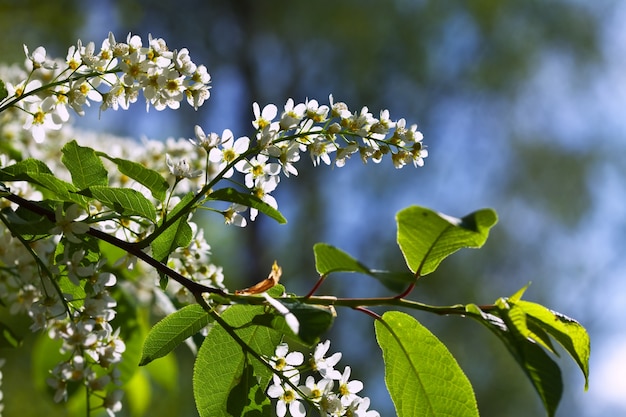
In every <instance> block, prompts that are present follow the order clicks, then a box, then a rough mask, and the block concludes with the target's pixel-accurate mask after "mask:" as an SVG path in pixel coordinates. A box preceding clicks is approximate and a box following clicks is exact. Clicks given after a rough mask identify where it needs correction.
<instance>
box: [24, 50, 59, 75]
mask: <svg viewBox="0 0 626 417" xmlns="http://www.w3.org/2000/svg"><path fill="white" fill-rule="evenodd" d="M24 54H26V58H27V59H28V61H29V62H30V63H31V65H32V69H34V70H35V69H38V68H45V69H55V68H56V67H57V65H56V64H55V63H54V62H52V61H48V60H46V48H44V47H43V46H40V47H38V48H36V49H35V50H34V51H33V53H32V54H30V53H29V52H28V47H27V46H26V45H24Z"/></svg>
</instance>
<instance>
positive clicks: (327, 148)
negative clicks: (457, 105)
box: [168, 95, 428, 226]
mask: <svg viewBox="0 0 626 417" xmlns="http://www.w3.org/2000/svg"><path fill="white" fill-rule="evenodd" d="M329 99H330V104H329V105H320V104H319V103H318V102H317V101H316V100H307V101H306V102H304V103H298V104H295V103H294V101H293V100H292V99H289V100H288V101H287V103H286V104H285V106H284V110H283V112H282V113H281V114H280V115H279V114H278V108H277V107H276V106H275V105H274V104H268V105H266V106H265V107H264V108H263V109H261V108H260V106H259V105H258V103H254V104H253V113H254V118H255V119H254V120H253V122H252V125H253V127H254V128H255V129H256V136H255V141H254V142H253V141H251V140H250V138H248V137H246V136H242V137H239V138H237V139H235V137H234V135H233V133H232V132H231V131H230V130H229V129H226V130H224V132H223V133H222V134H218V133H215V132H212V133H209V134H208V135H207V134H206V133H205V132H204V130H203V129H202V128H201V127H200V126H196V127H195V138H192V139H190V142H191V143H193V144H194V145H196V147H198V148H199V149H203V150H204V151H206V154H207V159H206V166H205V171H206V176H205V178H206V182H209V181H211V180H215V179H216V178H217V179H221V178H231V177H232V176H233V174H234V173H235V172H237V173H239V174H241V175H242V176H243V183H244V184H245V187H246V188H247V189H248V191H249V192H250V193H251V194H252V195H253V196H255V197H257V198H259V199H260V200H261V201H263V202H265V203H266V204H268V205H269V206H271V207H273V208H277V206H278V203H277V202H276V199H275V198H274V197H273V196H272V195H271V194H270V193H272V192H273V191H275V190H276V188H277V186H278V184H279V182H280V178H281V174H282V175H284V176H285V177H289V176H290V175H298V170H297V169H296V167H295V164H296V163H297V162H298V161H300V156H301V154H302V153H306V152H308V153H309V156H310V158H311V160H312V162H313V165H315V166H317V165H320V164H322V163H323V164H326V165H331V164H333V160H332V159H331V156H332V155H334V165H335V166H337V167H342V166H344V165H345V163H346V160H347V159H349V158H350V157H351V156H352V155H354V154H356V153H358V154H359V156H360V158H361V160H362V161H363V162H367V161H369V160H371V161H373V162H375V163H379V162H381V161H382V159H383V157H384V155H386V154H390V155H391V161H392V163H393V165H394V166H395V167H396V168H402V167H404V166H405V165H407V164H413V165H414V166H416V167H417V166H422V165H423V164H424V158H426V157H427V156H428V151H427V150H426V149H425V148H424V146H423V145H422V139H423V136H422V134H421V132H419V131H418V130H417V125H411V126H408V127H407V124H406V120H405V119H399V120H397V121H391V120H390V119H389V111H387V110H383V111H381V112H380V117H379V118H376V117H374V116H373V114H372V113H370V112H369V110H368V108H367V107H363V108H362V109H361V110H360V111H358V112H351V111H350V110H349V109H348V106H347V105H346V104H345V103H343V102H334V100H333V97H332V95H331V96H330V97H329ZM181 161H184V163H182V162H178V164H174V163H172V162H171V161H170V162H168V165H169V166H170V171H171V173H172V174H173V175H175V176H176V177H185V178H190V179H193V178H195V177H198V176H200V175H201V174H200V172H199V171H197V170H194V169H192V168H191V167H190V166H189V165H188V163H187V162H186V160H181ZM245 210H246V207H244V206H241V205H240V204H233V205H232V206H231V207H230V208H229V209H228V210H225V211H224V212H223V214H224V217H225V219H226V222H227V223H232V224H235V225H238V226H245V225H246V223H247V222H246V220H245V218H243V217H242V215H241V214H240V213H241V212H243V211H245ZM257 214H258V211H257V210H256V209H254V208H251V209H250V219H251V220H254V219H255V217H256V216H257Z"/></svg>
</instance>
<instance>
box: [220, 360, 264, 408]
mask: <svg viewBox="0 0 626 417" xmlns="http://www.w3.org/2000/svg"><path fill="white" fill-rule="evenodd" d="M273 411H274V407H273V406H272V403H271V402H270V399H269V398H267V395H265V387H262V386H260V385H259V384H258V381H257V379H256V377H255V375H254V368H253V367H252V365H250V364H247V365H246V366H245V368H244V370H243V372H242V373H241V377H240V378H239V382H238V383H237V385H235V386H234V387H233V389H232V390H231V391H230V394H229V395H228V400H227V401H226V412H227V413H228V415H229V416H249V417H273V416H274V414H273Z"/></svg>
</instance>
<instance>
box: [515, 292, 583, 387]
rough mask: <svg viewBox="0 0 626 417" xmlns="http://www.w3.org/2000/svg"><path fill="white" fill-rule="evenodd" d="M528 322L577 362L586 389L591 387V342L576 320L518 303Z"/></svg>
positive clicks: (540, 306)
mask: <svg viewBox="0 0 626 417" xmlns="http://www.w3.org/2000/svg"><path fill="white" fill-rule="evenodd" d="M514 305H515V306H517V307H519V308H521V309H522V310H523V311H524V312H525V313H526V316H527V317H528V320H529V321H530V322H532V323H534V324H536V325H537V326H539V327H540V328H541V329H543V330H545V331H546V332H548V333H549V334H550V335H551V336H552V337H554V339H555V340H556V341H557V342H559V343H560V344H561V346H563V348H565V350H566V351H567V353H569V354H570V355H571V356H572V358H573V359H574V360H575V361H576V363H577V364H578V366H579V367H580V370H581V371H582V373H583V375H584V377H585V389H587V388H588V385H589V354H590V351H591V349H590V340H589V334H588V333H587V331H586V330H585V328H584V327H583V326H582V325H581V324H580V323H578V322H577V321H576V320H574V319H571V318H569V317H567V316H564V315H563V314H560V313H557V312H555V311H552V310H550V309H548V308H546V307H544V306H542V305H540V304H537V303H532V302H529V301H523V300H520V301H517V302H516V303H514Z"/></svg>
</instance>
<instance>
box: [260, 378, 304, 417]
mask: <svg viewBox="0 0 626 417" xmlns="http://www.w3.org/2000/svg"><path fill="white" fill-rule="evenodd" d="M289 381H290V382H291V383H292V384H293V385H296V386H297V385H298V382H299V381H300V374H295V375H293V376H291V377H290V378H289ZM273 382H274V383H273V384H272V385H270V386H269V388H268V389H267V395H268V396H269V397H270V398H277V399H278V402H277V403H276V415H277V416H278V417H284V416H285V414H287V409H289V413H290V414H291V416H292V417H304V416H305V415H306V409H305V408H304V404H302V402H300V395H299V394H298V393H297V392H296V391H295V390H294V389H293V388H292V387H291V386H288V385H283V383H282V381H281V380H280V378H279V377H278V376H277V375H274V378H273Z"/></svg>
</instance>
